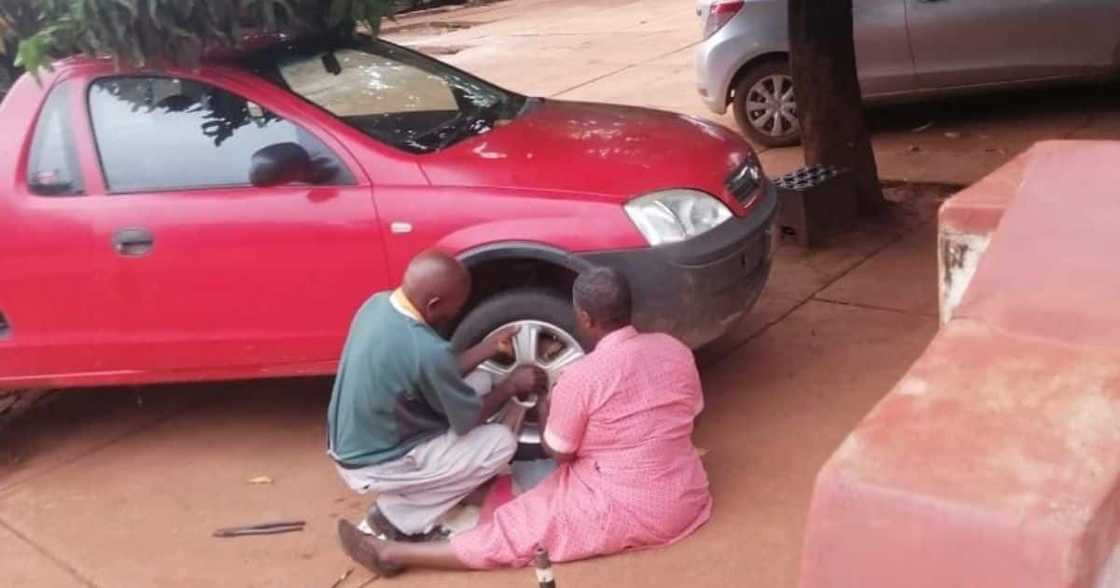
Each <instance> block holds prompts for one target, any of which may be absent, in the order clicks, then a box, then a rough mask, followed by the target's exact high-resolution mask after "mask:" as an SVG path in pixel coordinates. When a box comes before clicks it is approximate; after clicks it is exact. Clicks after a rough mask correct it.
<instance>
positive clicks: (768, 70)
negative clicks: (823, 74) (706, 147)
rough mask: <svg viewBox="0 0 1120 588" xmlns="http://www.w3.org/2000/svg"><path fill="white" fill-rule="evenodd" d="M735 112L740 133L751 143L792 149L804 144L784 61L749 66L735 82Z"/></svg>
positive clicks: (791, 82)
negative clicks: (790, 147) (794, 146)
mask: <svg viewBox="0 0 1120 588" xmlns="http://www.w3.org/2000/svg"><path fill="white" fill-rule="evenodd" d="M732 110H733V111H734V112H735V122H737V123H738V124H739V129H740V130H742V131H743V134H745V135H746V136H747V138H748V139H750V141H751V142H752V143H755V144H757V145H762V146H765V147H789V146H792V145H797V144H798V143H800V142H801V124H800V121H799V120H798V118H797V102H795V101H794V94H793V76H792V75H790V71H789V64H788V63H786V62H785V61H784V60H770V61H763V62H759V63H755V64H751V65H748V66H747V69H746V70H745V71H744V72H743V74H742V75H740V76H739V77H738V79H737V80H736V84H735V88H734V97H733V98H732Z"/></svg>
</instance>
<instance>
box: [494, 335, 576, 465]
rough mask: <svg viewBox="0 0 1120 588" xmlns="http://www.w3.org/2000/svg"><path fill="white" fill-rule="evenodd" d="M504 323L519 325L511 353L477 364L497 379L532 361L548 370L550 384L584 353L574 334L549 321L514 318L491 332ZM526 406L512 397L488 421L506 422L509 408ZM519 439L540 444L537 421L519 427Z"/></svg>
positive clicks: (514, 408) (523, 441) (516, 408)
mask: <svg viewBox="0 0 1120 588" xmlns="http://www.w3.org/2000/svg"><path fill="white" fill-rule="evenodd" d="M507 327H521V330H520V331H518V333H517V335H516V336H515V337H514V339H513V353H514V356H513V357H507V358H499V359H491V360H488V361H485V362H483V363H482V365H480V366H478V369H480V370H482V371H484V372H487V373H489V374H491V375H493V376H496V379H502V378H506V377H508V376H509V375H510V374H511V373H513V370H514V369H515V368H517V367H518V366H522V365H535V366H538V367H540V368H541V369H543V370H544V371H545V372H547V373H548V383H549V386H550V387H551V386H552V385H553V384H555V383H556V379H557V378H558V377H560V374H561V373H563V371H564V369H565V368H567V367H568V366H569V365H571V364H572V363H573V362H575V361H576V360H577V359H579V358H581V357H583V355H584V352H583V347H582V346H581V345H580V344H579V342H578V341H576V338H575V337H574V336H572V335H571V334H570V333H568V332H567V331H565V330H564V329H561V328H560V327H558V326H556V325H554V324H552V323H547V322H544V321H537V320H520V321H513V322H511V323H507V324H505V325H502V326H501V327H498V328H497V329H494V332H495V333H496V332H498V331H500V330H502V329H505V328H507ZM491 334H493V333H491ZM488 336H489V335H488ZM534 400H535V399H534ZM530 406H531V404H530ZM525 408H526V407H525V406H524V405H521V406H518V403H516V401H511V402H510V403H509V404H508V405H506V406H505V407H504V408H503V409H502V410H500V411H498V414H495V415H494V416H493V418H491V419H490V422H505V420H506V419H507V418H508V417H509V414H510V412H511V411H515V410H524V409H525ZM518 441H520V442H521V443H523V444H532V445H538V444H540V442H541V428H540V424H539V423H537V422H534V421H526V422H525V423H524V424H523V425H522V427H521V434H520V436H519V438H518Z"/></svg>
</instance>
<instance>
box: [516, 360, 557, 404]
mask: <svg viewBox="0 0 1120 588" xmlns="http://www.w3.org/2000/svg"><path fill="white" fill-rule="evenodd" d="M509 381H510V384H511V385H512V386H513V388H514V392H513V393H514V395H516V396H519V397H522V398H524V397H526V396H530V395H532V394H545V393H547V392H548V372H546V371H544V370H542V369H541V368H539V367H537V366H535V365H523V366H520V367H518V368H517V369H515V370H513V373H512V374H510V376H509Z"/></svg>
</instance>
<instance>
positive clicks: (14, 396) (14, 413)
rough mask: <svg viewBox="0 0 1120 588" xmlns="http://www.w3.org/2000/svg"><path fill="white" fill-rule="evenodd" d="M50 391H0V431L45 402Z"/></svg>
mask: <svg viewBox="0 0 1120 588" xmlns="http://www.w3.org/2000/svg"><path fill="white" fill-rule="evenodd" d="M50 392H51V391H50V390H0V430H3V429H4V428H5V427H7V426H8V424H9V423H11V422H12V421H13V420H15V419H16V418H19V416H20V415H23V414H25V413H27V412H28V411H30V410H31V409H32V408H34V407H35V406H38V405H39V404H42V403H43V402H46V401H47V399H48V398H49V397H50Z"/></svg>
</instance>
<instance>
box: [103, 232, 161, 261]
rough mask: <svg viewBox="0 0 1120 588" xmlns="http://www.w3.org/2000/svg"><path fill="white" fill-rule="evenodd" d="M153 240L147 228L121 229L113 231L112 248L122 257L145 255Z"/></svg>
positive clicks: (149, 250)
mask: <svg viewBox="0 0 1120 588" xmlns="http://www.w3.org/2000/svg"><path fill="white" fill-rule="evenodd" d="M155 242H156V239H155V237H153V236H152V232H151V231H149V230H148V229H121V230H119V231H117V232H115V233H113V250H114V251H116V252H117V255H121V256H124V257H141V256H144V255H147V254H148V253H150V252H151V251H152V247H153V246H154V245H155Z"/></svg>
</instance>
